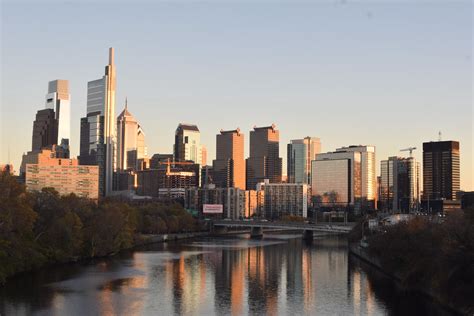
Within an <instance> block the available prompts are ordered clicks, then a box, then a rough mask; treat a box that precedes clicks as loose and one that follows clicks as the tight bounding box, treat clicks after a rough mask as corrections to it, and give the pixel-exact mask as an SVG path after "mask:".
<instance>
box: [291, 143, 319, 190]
mask: <svg viewBox="0 0 474 316" xmlns="http://www.w3.org/2000/svg"><path fill="white" fill-rule="evenodd" d="M319 153H321V140H320V139H319V138H316V137H305V138H303V139H296V140H292V141H291V142H290V143H289V144H288V160H287V176H288V180H287V182H288V183H306V184H311V161H313V160H314V159H315V158H316V155H317V154H319Z"/></svg>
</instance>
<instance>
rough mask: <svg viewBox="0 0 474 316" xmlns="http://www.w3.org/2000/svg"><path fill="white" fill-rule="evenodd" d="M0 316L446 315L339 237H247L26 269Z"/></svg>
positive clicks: (3, 300) (0, 292) (3, 292)
mask: <svg viewBox="0 0 474 316" xmlns="http://www.w3.org/2000/svg"><path fill="white" fill-rule="evenodd" d="M0 314H1V315H32V314H34V315H136V314H138V315H292V316H294V315H449V313H448V312H446V311H444V310H443V309H441V308H439V307H438V306H436V305H435V304H433V303H431V302H429V301H428V300H427V299H425V298H423V297H420V296H419V295H416V294H413V293H405V292H403V291H400V290H398V289H397V287H396V285H395V284H394V282H392V280H390V279H389V278H387V277H386V276H384V275H383V274H382V273H380V272H379V271H377V270H375V269H373V268H371V267H370V266H368V265H367V264H365V263H364V262H361V261H360V260H358V259H357V258H355V257H353V256H351V255H350V254H349V253H348V251H347V246H346V241H345V240H344V239H343V238H337V237H331V238H322V239H315V240H314V241H313V242H312V243H311V244H307V243H306V242H303V241H302V240H301V239H300V238H295V236H294V235H266V236H265V238H264V239H261V240H253V239H250V238H249V236H248V235H241V236H235V237H226V238H199V239H193V240H184V241H179V242H171V243H161V244H154V245H149V246H145V247H142V248H139V249H136V250H134V251H130V252H124V253H121V254H119V255H117V256H114V257H112V258H107V259H100V260H93V261H89V262H87V263H76V264H67V265H57V266H53V267H48V268H45V269H42V270H39V271H35V272H29V273H24V274H22V275H19V276H17V277H14V278H12V279H10V280H9V281H8V282H7V283H6V284H5V286H3V287H0Z"/></svg>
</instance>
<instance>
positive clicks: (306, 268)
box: [301, 248, 313, 313]
mask: <svg viewBox="0 0 474 316" xmlns="http://www.w3.org/2000/svg"><path fill="white" fill-rule="evenodd" d="M301 267H302V270H303V273H302V277H303V295H304V307H305V311H306V312H308V313H310V312H311V306H313V278H312V277H311V274H312V269H311V267H312V262H311V249H310V248H305V249H303V253H302V265H301Z"/></svg>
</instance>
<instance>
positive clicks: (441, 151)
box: [423, 141, 460, 200]
mask: <svg viewBox="0 0 474 316" xmlns="http://www.w3.org/2000/svg"><path fill="white" fill-rule="evenodd" d="M459 190H460V154H459V142H457V141H440V142H428V143H423V199H424V200H428V199H429V200H431V199H446V200H455V199H456V192H458V191H459Z"/></svg>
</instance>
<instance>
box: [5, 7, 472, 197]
mask: <svg viewBox="0 0 474 316" xmlns="http://www.w3.org/2000/svg"><path fill="white" fill-rule="evenodd" d="M1 14H2V19H1V20H2V22H1V26H2V36H1V44H2V55H1V66H2V69H1V74H2V82H1V112H0V124H1V133H2V134H1V150H0V162H6V161H7V160H8V157H9V156H10V160H11V161H12V162H13V163H14V165H15V166H16V168H18V167H19V164H20V161H21V154H22V153H23V152H26V151H28V150H30V149H31V132H32V123H33V120H34V116H35V113H36V111H37V110H39V109H42V108H43V107H44V101H45V94H46V92H47V84H48V81H50V80H54V79H68V80H70V90H71V91H70V92H71V97H72V123H71V126H72V128H71V129H72V137H71V146H72V154H73V155H77V154H78V152H79V122H80V118H81V117H82V116H84V115H85V113H86V97H87V91H86V87H87V81H90V80H94V79H98V78H100V77H102V75H103V73H104V66H105V65H106V63H107V50H108V47H110V46H113V47H114V48H115V50H116V51H115V61H116V66H117V105H116V108H117V115H118V114H119V113H120V111H121V110H122V109H123V103H124V100H125V97H126V96H128V105H129V110H130V112H131V113H132V114H134V116H135V117H136V118H137V120H138V121H139V122H140V123H141V125H142V126H143V128H144V130H145V133H146V136H147V144H148V152H149V154H153V153H158V152H159V153H170V152H171V151H172V143H173V140H174V131H175V129H176V126H177V125H178V123H179V122H188V123H195V124H197V125H198V126H199V128H200V130H201V133H202V141H203V143H204V144H205V145H207V147H208V150H209V157H210V159H212V158H214V153H215V135H216V134H217V133H218V132H219V130H220V129H234V128H236V127H240V128H241V130H243V131H245V132H246V136H247V141H248V131H249V130H250V129H251V128H252V127H253V126H254V125H259V126H260V125H270V124H271V123H275V124H276V125H277V127H278V128H279V129H280V133H281V146H280V147H281V156H282V157H283V158H284V160H286V144H287V143H288V142H289V140H290V139H296V138H303V137H305V136H316V137H320V138H321V141H322V145H323V151H332V150H334V149H335V148H336V147H340V146H345V145H351V144H373V145H375V146H377V159H378V160H381V159H386V158H387V157H389V156H395V155H402V156H404V155H407V153H400V152H399V149H402V148H406V147H409V146H416V147H418V151H417V153H416V157H417V158H418V159H420V161H421V148H422V142H423V141H430V140H437V139H438V132H439V131H441V132H442V138H443V139H444V140H458V141H460V142H461V174H462V177H461V187H462V188H464V189H466V190H473V189H474V180H473V179H474V174H473V170H474V169H473V144H472V143H473V129H472V124H473V120H474V117H473V110H472V104H473V103H472V87H473V81H472V72H473V66H472V65H473V62H472V45H473V39H472V14H473V5H472V2H471V1H464V2H463V1H456V2H452V1H423V2H416V1H380V2H377V3H375V1H371V2H364V1H350V0H346V1H305V2H298V1H296V2H294V1H292V2H291V3H290V2H289V1H278V2H277V1H271V0H267V1H223V2H217V1H206V2H201V1H192V2H187V1H177V2H176V1H173V2H171V1H166V2H158V3H152V2H151V1H142V2H140V1H133V2H132V1H128V2H127V1H122V2H111V1H102V2H100V1H99V2H92V1H85V2H81V3H76V2H73V1H69V2H60V1H49V2H48V1H45V2H42V1H35V2H28V1H11V0H7V1H3V2H2V13H1ZM246 147H247V149H246V150H247V152H248V142H247V145H246ZM8 152H9V153H10V154H8Z"/></svg>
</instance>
